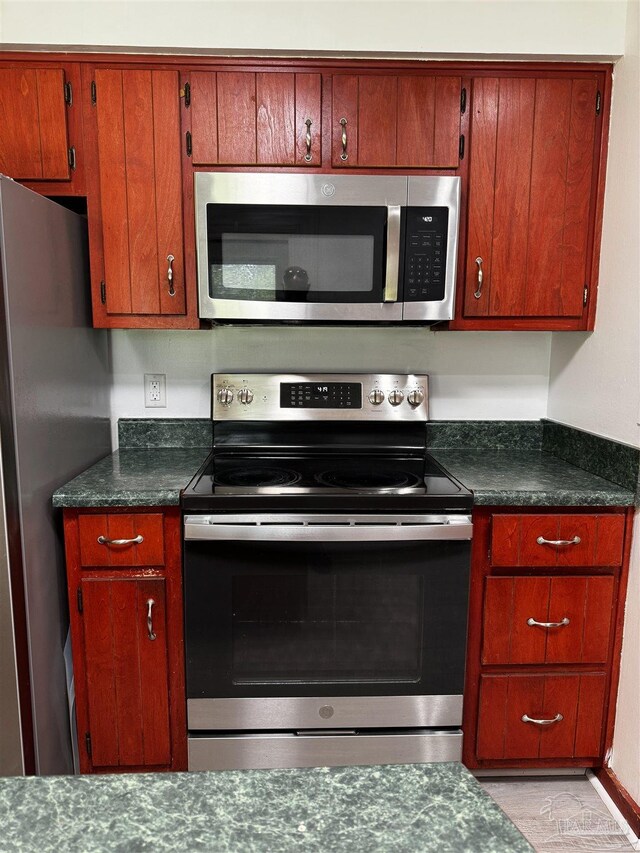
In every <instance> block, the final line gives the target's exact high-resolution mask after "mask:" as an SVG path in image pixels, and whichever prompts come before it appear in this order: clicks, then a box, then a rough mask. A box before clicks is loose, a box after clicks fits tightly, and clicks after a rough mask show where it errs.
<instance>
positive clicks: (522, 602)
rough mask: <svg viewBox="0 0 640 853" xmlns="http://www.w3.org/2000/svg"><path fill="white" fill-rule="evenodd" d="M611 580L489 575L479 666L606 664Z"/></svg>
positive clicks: (609, 623) (608, 577)
mask: <svg viewBox="0 0 640 853" xmlns="http://www.w3.org/2000/svg"><path fill="white" fill-rule="evenodd" d="M614 582H615V581H614V578H613V577H612V576H611V575H601V576H597V577H594V576H591V577H575V576H573V577H557V576H556V577H548V576H547V577H545V576H542V577H488V578H487V579H486V585H485V596H484V612H483V631H482V663H483V664H524V663H531V664H538V663H605V662H606V661H607V659H608V656H609V636H610V631H611V614H612V607H613V589H614ZM539 623H547V624H546V625H544V624H539Z"/></svg>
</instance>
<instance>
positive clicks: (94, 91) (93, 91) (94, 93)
mask: <svg viewBox="0 0 640 853" xmlns="http://www.w3.org/2000/svg"><path fill="white" fill-rule="evenodd" d="M97 101H98V90H97V89H96V81H95V80H92V81H91V103H92V104H93V106H94V107H95V105H96V103H97Z"/></svg>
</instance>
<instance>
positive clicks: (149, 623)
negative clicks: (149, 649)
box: [147, 598, 156, 640]
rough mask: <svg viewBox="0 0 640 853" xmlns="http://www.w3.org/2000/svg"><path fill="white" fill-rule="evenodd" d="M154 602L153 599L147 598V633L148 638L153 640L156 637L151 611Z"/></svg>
mask: <svg viewBox="0 0 640 853" xmlns="http://www.w3.org/2000/svg"><path fill="white" fill-rule="evenodd" d="M154 604H155V601H154V600H153V598H148V599H147V634H148V635H149V639H150V640H155V638H156V635H155V633H154V630H153V614H152V612H151V611H152V610H153V605H154Z"/></svg>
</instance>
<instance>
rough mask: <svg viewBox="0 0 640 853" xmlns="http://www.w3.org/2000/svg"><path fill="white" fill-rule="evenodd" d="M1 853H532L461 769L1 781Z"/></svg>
mask: <svg viewBox="0 0 640 853" xmlns="http://www.w3.org/2000/svg"><path fill="white" fill-rule="evenodd" d="M0 826H2V833H1V834H0V851H9V850H11V851H18V850H19V851H21V853H36V851H37V853H49V851H51V853H53V851H55V853H63V851H78V853H80V852H81V853H94V851H122V853H125V851H126V853H129V851H163V850H171V851H216V853H217V851H220V853H223V851H224V853H262V851H265V853H279V851H292V850H301V851H302V850H304V851H307V853H329V851H331V853H341V851H348V853H371V851H394V853H405V851H406V853H427V851H433V853H525V851H526V853H529V851H532V850H533V848H532V847H530V846H529V844H528V842H527V841H526V840H525V839H524V837H523V836H522V835H521V834H520V832H519V831H518V830H517V829H516V827H515V826H514V825H513V823H511V821H510V820H509V819H508V818H507V817H506V815H505V814H504V813H503V812H502V811H501V810H500V809H499V808H498V806H497V805H496V804H495V803H494V801H493V800H492V799H491V798H490V797H489V796H488V794H485V792H484V791H483V790H482V789H481V787H480V786H479V785H478V783H477V782H476V780H475V779H474V778H473V776H472V775H471V774H470V773H469V771H468V770H466V769H465V768H464V767H463V766H462V765H461V764H457V763H448V764H404V765H396V766H383V767H382V766H381V767H335V768H310V769H305V770H228V771H222V772H212V773H149V774H131V775H118V776H57V777H36V778H22V777H18V778H11V779H0Z"/></svg>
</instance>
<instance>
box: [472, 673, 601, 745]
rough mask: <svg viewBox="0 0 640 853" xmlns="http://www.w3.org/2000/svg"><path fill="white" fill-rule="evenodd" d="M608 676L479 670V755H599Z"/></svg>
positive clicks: (599, 674)
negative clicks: (502, 672)
mask: <svg viewBox="0 0 640 853" xmlns="http://www.w3.org/2000/svg"><path fill="white" fill-rule="evenodd" d="M605 683H606V675H605V673H603V672H598V673H585V674H580V675H483V676H482V677H481V679H480V710H479V715H478V735H477V756H478V758H480V759H526V758H540V759H547V758H557V759H563V758H567V759H574V758H589V759H591V758H594V757H597V756H598V755H600V751H601V743H602V723H603V713H604V691H605Z"/></svg>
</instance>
